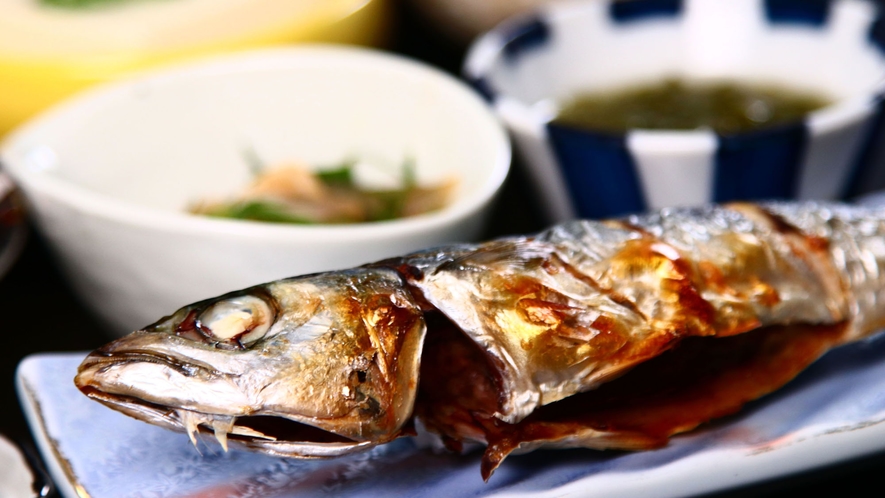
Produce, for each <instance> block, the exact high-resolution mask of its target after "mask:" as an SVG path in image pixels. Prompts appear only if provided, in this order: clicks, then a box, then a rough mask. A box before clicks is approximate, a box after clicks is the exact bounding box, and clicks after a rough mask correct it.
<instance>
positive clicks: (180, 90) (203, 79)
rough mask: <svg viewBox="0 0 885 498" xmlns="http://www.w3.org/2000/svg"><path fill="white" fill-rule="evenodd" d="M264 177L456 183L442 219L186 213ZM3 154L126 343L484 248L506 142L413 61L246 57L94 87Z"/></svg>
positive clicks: (88, 298)
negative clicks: (254, 172)
mask: <svg viewBox="0 0 885 498" xmlns="http://www.w3.org/2000/svg"><path fill="white" fill-rule="evenodd" d="M249 148H251V149H253V150H254V151H255V152H256V154H257V155H258V156H259V157H260V158H261V159H262V160H263V161H264V162H265V163H266V164H270V165H273V164H280V163H285V162H291V161H298V162H301V163H303V164H307V165H312V166H318V167H321V166H328V165H334V164H339V163H340V162H341V161H342V160H343V159H346V158H350V157H356V158H367V159H368V160H372V159H374V158H378V157H380V158H381V159H382V161H386V162H388V163H390V164H396V165H399V164H400V162H401V161H403V160H404V159H405V158H406V157H411V158H413V159H414V164H415V166H416V175H417V179H418V182H419V183H433V182H436V181H441V180H443V179H446V178H448V177H450V176H454V177H455V178H457V179H458V182H459V183H458V190H457V192H456V194H455V196H454V199H453V200H452V201H451V202H450V203H449V205H448V206H447V207H445V208H444V209H442V210H441V211H438V212H435V213H431V214H426V215H421V216H417V217H413V218H406V219H401V220H394V221H390V222H378V223H364V224H357V225H346V226H343V225H342V226H295V225H285V226H284V225H278V224H264V223H254V222H243V221H236V220H221V219H210V218H206V217H199V216H193V215H189V214H187V213H185V212H184V211H185V208H186V206H187V205H188V204H189V203H191V202H194V201H195V200H198V199H201V198H205V197H213V196H218V195H224V194H228V193H232V192H235V191H236V190H237V189H239V188H241V187H242V186H244V185H246V184H247V183H248V181H249V178H250V170H249V165H248V162H247V161H246V160H244V151H245V150H247V149H249ZM0 157H2V161H3V163H4V164H5V165H6V166H7V167H8V171H9V174H10V175H11V176H12V177H13V178H14V180H15V181H16V182H17V183H18V184H19V186H20V187H21V189H22V190H23V192H24V194H25V195H26V198H27V200H28V201H29V204H30V207H31V208H32V209H31V212H32V214H33V215H34V217H35V219H36V221H37V225H38V227H39V228H40V229H41V230H42V231H43V233H44V234H45V235H46V237H47V238H48V239H49V241H50V242H51V243H52V246H53V248H54V250H55V252H56V253H57V255H58V256H60V259H61V262H62V264H63V268H64V270H65V271H66V273H67V274H68V276H70V280H71V282H72V284H73V286H74V288H75V289H76V290H77V291H78V293H79V294H80V296H81V297H82V298H83V300H84V301H85V302H86V303H87V304H88V305H90V306H91V307H92V309H94V310H95V311H96V312H97V313H98V314H99V316H101V317H103V318H104V319H106V320H107V321H108V322H109V323H110V324H111V326H112V327H113V329H112V331H113V333H115V334H123V333H126V332H129V331H131V330H134V329H135V328H137V327H141V326H144V325H146V324H148V323H151V322H152V321H154V320H155V319H157V318H158V317H161V316H163V315H164V314H166V313H170V312H172V311H174V310H175V309H178V308H179V307H180V306H182V305H184V304H186V303H189V302H193V301H196V300H199V299H203V298H206V297H210V296H215V295H218V294H221V293H224V292H227V291H230V290H233V289H239V288H243V287H246V286H249V285H254V284H258V283H261V282H266V281H271V280H275V279H279V278H284V277H288V276H293V275H299V274H305V273H311V272H317V271H323V270H331V269H338V268H344V267H349V266H354V265H358V264H362V263H366V262H369V261H373V260H377V259H380V258H384V257H388V256H393V255H397V254H401V253H405V252H408V251H411V250H417V249H420V248H425V247H430V246H434V245H438V244H442V243H446V242H452V241H466V240H470V239H473V238H475V237H477V236H478V234H479V233H480V230H481V228H482V226H483V223H484V221H485V217H486V214H487V212H488V209H489V207H490V205H491V202H492V200H493V198H494V197H495V195H496V193H497V192H498V190H499V188H500V186H501V184H502V182H503V180H504V178H505V177H506V175H507V172H508V169H509V164H510V149H509V142H508V139H507V136H506V134H505V132H504V131H503V129H502V127H501V125H499V123H498V121H497V120H496V119H495V117H494V116H493V115H492V113H491V112H490V111H489V110H488V108H487V107H486V106H485V104H484V103H483V102H482V100H481V99H480V98H479V97H478V96H477V95H476V94H475V93H474V92H472V91H471V90H470V89H469V88H468V87H467V86H465V85H463V84H462V83H460V82H459V81H457V80H456V79H454V78H452V77H450V76H448V75H445V74H444V73H442V72H441V71H438V70H435V69H432V68H429V67H427V66H424V65H422V64H420V63H416V62H412V61H409V60H406V59H403V58H399V57H395V56H391V55H386V54H383V53H380V52H375V51H369V50H365V49H354V48H333V47H322V46H313V47H311V46H304V47H300V48H289V49H277V50H263V51H256V52H247V53H240V54H237V55H231V56H226V57H221V58H218V59H214V60H210V61H206V62H202V63H199V64H196V65H188V66H181V67H179V68H175V69H170V70H165V71H162V72H158V73H152V74H148V75H145V76H142V77H140V78H137V79H134V80H129V81H126V82H123V83H117V84H112V85H109V86H105V87H102V88H99V89H97V90H94V91H90V92H88V93H86V94H84V95H82V96H80V97H78V98H76V99H74V100H73V101H70V102H68V103H66V104H64V105H62V106H60V107H58V108H55V109H54V110H51V111H50V112H48V113H47V114H45V115H43V116H41V117H39V118H38V119H36V120H35V121H33V122H31V123H29V124H28V125H26V126H24V127H23V128H21V129H19V130H18V131H17V132H15V133H14V134H12V135H11V136H10V137H8V140H6V141H5V142H4V144H3V145H2V149H0Z"/></svg>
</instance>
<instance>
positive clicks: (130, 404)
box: [74, 350, 377, 458]
mask: <svg viewBox="0 0 885 498" xmlns="http://www.w3.org/2000/svg"><path fill="white" fill-rule="evenodd" d="M126 363H153V364H159V365H162V366H164V367H167V368H170V369H171V370H173V371H175V372H178V373H180V374H182V375H185V376H195V375H199V374H200V373H210V374H213V373H214V374H218V373H220V372H217V371H216V370H215V369H214V368H212V367H211V366H210V365H207V364H204V363H199V362H194V361H193V360H192V359H190V358H187V359H186V360H185V359H184V358H178V357H175V356H171V355H165V354H157V353H154V352H147V351H138V350H127V351H115V352H113V353H109V352H106V351H98V352H95V353H92V354H90V355H89V356H88V357H87V358H86V360H84V362H83V364H82V365H81V367H80V371H79V373H78V374H77V377H76V378H75V379H74V383H75V384H76V385H77V387H78V388H79V389H80V391H81V392H83V394H85V395H86V396H88V397H89V398H92V399H94V400H96V401H98V402H100V403H102V404H104V405H106V406H108V407H110V408H113V409H115V410H118V411H120V412H122V413H124V414H126V415H128V416H130V417H133V418H136V419H139V420H143V421H147V422H150V423H153V424H156V425H159V426H162V427H165V428H167V429H171V430H175V431H178V432H184V433H186V434H188V436H189V437H190V439H191V442H192V443H193V444H194V445H195V446H196V445H197V438H196V436H197V435H207V436H213V437H214V438H215V439H216V440H217V441H218V442H219V443H220V444H221V446H222V447H223V448H224V449H225V451H227V449H228V442H229V441H231V442H233V443H234V444H236V445H239V446H244V447H246V448H247V449H252V450H260V451H262V452H265V453H271V454H276V455H279V456H297V457H302V458H325V457H336V456H341V455H344V454H347V453H351V452H355V451H360V450H363V449H365V448H368V447H371V446H374V445H375V444H377V443H375V442H370V441H357V440H354V439H351V438H348V437H345V436H341V435H339V434H336V433H334V432H330V431H328V430H325V429H321V428H318V427H315V426H312V425H309V424H306V423H303V422H300V421H296V420H292V419H290V418H288V417H286V416H283V415H277V414H242V415H230V414H216V413H206V412H200V411H195V410H193V409H190V408H184V407H175V406H168V405H164V404H160V403H155V402H152V401H149V400H145V399H141V398H140V397H136V396H132V395H128V394H125V393H121V392H112V391H111V390H108V389H106V386H103V385H102V383H101V382H100V381H97V380H96V379H95V375H96V374H97V373H100V371H101V370H103V369H105V368H107V367H109V366H111V365H122V364H126Z"/></svg>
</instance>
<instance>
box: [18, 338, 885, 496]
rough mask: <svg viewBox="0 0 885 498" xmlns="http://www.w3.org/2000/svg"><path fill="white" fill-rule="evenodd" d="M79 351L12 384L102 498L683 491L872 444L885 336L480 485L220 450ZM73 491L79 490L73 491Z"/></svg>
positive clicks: (881, 440) (453, 469)
mask: <svg viewBox="0 0 885 498" xmlns="http://www.w3.org/2000/svg"><path fill="white" fill-rule="evenodd" d="M83 356H84V354H83V353H67V354H45V355H39V356H32V357H30V358H27V359H26V360H24V361H23V362H22V364H21V365H20V366H19V369H18V373H17V388H18V392H19V398H20V400H21V401H22V405H23V407H24V410H25V414H26V416H27V419H28V421H29V423H30V426H31V429H32V431H33V432H34V434H35V436H36V440H37V442H38V446H39V447H40V451H41V453H42V455H43V457H44V459H45V460H46V462H47V467H48V469H49V470H50V473H51V474H52V476H53V478H54V479H55V481H56V484H57V486H58V488H59V489H60V490H61V491H62V494H63V495H64V496H66V497H68V498H76V496H78V495H77V494H75V493H76V491H75V490H82V491H84V492H85V493H88V496H91V497H93V498H105V497H110V496H154V497H157V498H160V497H171V496H176V497H182V498H184V497H196V496H227V497H231V498H243V497H290V496H298V497H304V496H345V495H346V496H352V497H374V496H410V497H424V496H426V497H437V496H496V497H503V496H511V497H525V498H528V497H532V498H542V497H543V498H552V497H558V496H575V497H636V496H642V497H644V498H655V497H671V496H693V495H697V494H701V493H707V492H713V491H721V490H725V489H729V488H732V487H735V486H739V485H744V484H749V483H757V482H761V481H763V480H766V479H772V478H776V477H783V476H786V475H789V474H792V473H796V472H801V471H807V470H810V469H814V468H816V467H820V466H823V465H826V464H832V463H835V462H839V461H842V460H846V459H850V458H854V457H860V456H863V455H867V454H871V453H874V452H877V451H882V450H883V449H885V423H882V422H883V421H885V335H883V336H879V337H877V338H874V339H872V340H868V341H866V342H863V343H858V344H852V345H848V346H845V347H842V348H840V349H837V350H835V351H832V352H830V353H828V354H827V355H826V356H825V357H824V358H822V359H821V360H819V361H818V362H817V363H815V364H814V365H812V366H811V367H810V368H809V369H807V370H806V371H805V372H804V373H802V374H801V375H800V376H799V377H797V378H796V379H795V380H794V381H793V382H792V383H790V384H789V385H788V386H786V387H785V388H783V389H782V390H780V391H778V392H777V393H775V394H773V395H771V396H768V397H766V398H763V399H761V400H759V401H756V402H753V403H751V404H749V405H748V406H746V407H745V408H744V410H743V411H742V412H741V413H739V414H738V415H736V416H732V417H729V418H728V419H727V420H723V421H720V422H717V423H712V424H709V425H707V426H706V427H704V428H702V429H701V430H697V431H694V432H692V433H690V434H685V435H682V436H678V437H676V438H674V439H673V440H672V441H671V443H670V445H669V446H667V447H666V448H663V449H660V450H655V451H647V452H636V453H629V452H625V453H618V452H611V453H608V452H598V451H593V450H567V451H566V450H548V451H536V452H534V453H530V454H528V455H522V456H512V457H510V458H508V459H507V461H505V462H504V463H503V465H502V466H501V467H500V468H499V469H498V470H497V471H496V472H495V474H494V475H493V476H492V478H491V479H490V481H489V482H488V483H483V481H482V479H481V477H480V473H479V460H480V455H479V454H477V453H472V454H468V455H463V456H458V455H453V454H449V453H442V454H436V453H433V452H432V451H430V450H429V449H422V448H419V447H417V446H416V445H415V444H414V443H413V442H412V441H411V440H409V439H400V440H397V441H395V442H393V443H390V444H387V445H383V446H380V447H377V448H375V449H373V450H371V451H369V452H367V453H362V454H356V455H350V456H347V457H342V458H339V459H333V460H325V461H316V460H295V459H281V458H275V457H270V456H267V455H260V454H255V453H248V452H243V451H239V450H231V451H230V452H229V453H223V452H222V451H221V450H220V448H219V447H218V445H217V443H216V442H214V441H213V440H210V438H207V439H205V440H203V441H201V442H200V444H199V449H194V447H193V446H191V444H190V441H189V440H188V438H187V436H186V435H184V434H180V433H175V432H171V431H167V430H165V429H161V428H159V427H156V426H152V425H149V424H146V423H143V422H139V421H136V420H134V419H131V418H129V417H126V416H125V415H122V414H120V413H118V412H115V411H113V410H111V409H109V408H106V407H104V406H103V405H101V404H99V403H96V402H94V401H92V400H89V399H88V398H86V397H85V396H83V395H82V394H81V393H80V392H79V391H78V390H77V389H76V387H74V385H73V383H72V382H71V379H72V378H73V376H74V374H75V372H76V369H77V366H78V365H79V363H80V361H81V360H82V359H83ZM80 496H84V495H82V494H81V495H80Z"/></svg>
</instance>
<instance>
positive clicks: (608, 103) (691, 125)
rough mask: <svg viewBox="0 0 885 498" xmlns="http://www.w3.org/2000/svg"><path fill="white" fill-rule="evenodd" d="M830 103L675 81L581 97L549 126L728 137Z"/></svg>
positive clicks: (768, 89)
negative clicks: (708, 130) (710, 132)
mask: <svg viewBox="0 0 885 498" xmlns="http://www.w3.org/2000/svg"><path fill="white" fill-rule="evenodd" d="M830 102H831V101H830V100H829V99H827V98H825V97H824V96H822V95H818V94H814V93H808V92H804V91H799V90H796V89H792V88H782V87H777V86H773V85H754V84H747V83H738V82H728V81H721V82H720V81H717V82H711V83H695V82H686V81H682V80H676V79H668V80H664V81H663V82H661V83H658V84H654V85H648V86H642V87H635V88H630V89H626V90H622V91H615V92H604V93H587V94H583V95H578V96H577V97H575V98H574V99H572V100H571V101H568V102H565V103H564V105H563V107H562V110H561V112H560V113H559V115H558V116H557V117H556V118H555V119H554V122H555V123H558V124H561V125H565V126H570V127H577V128H583V129H587V130H592V131H600V132H609V133H623V132H625V131H627V130H629V129H636V128H642V129H653V130H693V129H696V128H712V129H713V130H715V131H716V132H717V133H719V134H722V135H729V134H734V133H742V132H748V131H755V130H759V129H764V128H768V127H772V126H777V125H779V124H784V123H789V122H795V121H799V120H801V119H802V117H803V116H804V115H806V114H808V113H809V112H811V111H814V110H816V109H820V108H821V107H824V106H826V105H828V104H830Z"/></svg>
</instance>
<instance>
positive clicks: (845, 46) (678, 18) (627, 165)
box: [464, 0, 885, 221]
mask: <svg viewBox="0 0 885 498" xmlns="http://www.w3.org/2000/svg"><path fill="white" fill-rule="evenodd" d="M464 74H465V77H466V78H467V79H468V80H469V81H470V82H471V83H472V84H473V85H474V87H475V88H476V89H477V90H479V91H480V92H481V93H482V94H483V95H484V96H485V97H486V98H487V99H488V100H489V101H490V103H491V104H492V105H493V107H494V108H495V110H496V112H497V114H498V116H499V117H500V118H501V119H502V120H503V121H504V122H505V123H506V124H507V126H508V128H509V129H510V131H511V133H512V135H513V137H514V143H515V145H516V146H517V149H518V152H519V153H520V156H521V157H522V159H523V162H524V163H525V164H526V165H527V166H528V168H529V171H530V174H531V177H532V182H533V184H534V185H536V187H537V189H538V192H539V194H540V197H541V200H542V201H543V206H544V208H545V209H546V211H547V213H546V214H547V215H548V217H549V218H550V220H551V221H558V220H562V219H567V218H573V217H575V216H580V217H589V218H597V217H608V216H616V215H622V214H626V213H631V212H638V211H643V210H646V209H653V208H662V207H667V206H674V205H688V204H699V203H705V202H711V201H714V202H724V201H733V200H757V199H794V198H802V199H807V198H818V199H834V198H842V197H846V196H850V195H854V194H856V193H859V192H864V191H869V190H873V189H877V188H882V187H883V186H885V171H883V168H882V165H883V164H882V161H881V160H880V158H879V156H880V155H881V154H880V152H879V150H878V149H880V148H881V147H877V146H876V144H877V142H878V140H876V138H877V137H879V136H880V135H881V131H882V130H881V129H882V128H883V126H882V123H883V121H885V120H883V119H882V116H883V95H885V78H883V77H885V19H883V18H882V17H880V12H879V11H878V9H877V7H876V4H875V3H873V2H871V1H866V0H728V1H723V0H630V1H623V0H596V1H580V2H565V3H554V4H551V5H550V6H548V7H547V8H546V9H544V10H541V11H538V12H537V13H535V14H534V15H532V16H529V17H522V18H518V19H515V20H511V21H508V22H506V23H504V24H502V25H500V26H499V27H497V28H495V29H494V30H492V31H490V32H489V33H487V34H485V35H483V36H482V37H480V38H479V39H478V40H477V41H476V42H475V43H474V44H473V45H472V46H471V48H470V50H469V52H468V55H467V59H466V62H465V67H464ZM673 76H679V77H683V78H685V79H737V80H742V81H760V82H766V83H778V84H780V85H783V86H787V87H794V88H799V89H805V90H811V91H817V92H820V93H822V94H825V95H829V96H831V97H832V99H833V102H834V103H833V104H831V105H829V106H827V107H825V108H823V109H820V110H818V111H815V112H813V113H810V114H809V115H807V116H806V118H805V119H804V120H803V121H802V122H798V123H794V124H791V125H786V126H779V127H773V128H770V129H767V130H763V131H758V132H753V133H746V134H735V135H724V136H723V135H717V134H716V133H714V132H713V131H710V130H692V131H676V130H674V131H652V130H630V131H629V132H628V133H626V134H623V135H617V134H602V133H593V132H588V131H583V130H576V129H572V128H567V127H563V126H558V125H556V124H554V123H552V122H551V119H552V118H553V117H554V116H555V113H556V105H557V102H561V101H563V100H564V99H567V98H570V97H572V96H574V95H575V94H576V93H579V92H582V91H589V90H607V89H615V88H618V87H623V86H625V85H630V86H635V85H636V84H638V83H643V82H650V81H655V80H659V79H661V78H663V77H673Z"/></svg>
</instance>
